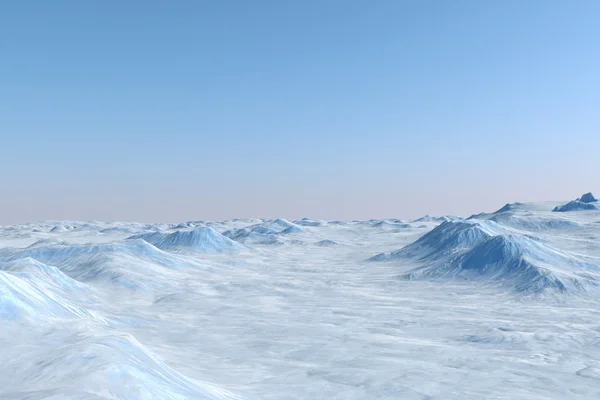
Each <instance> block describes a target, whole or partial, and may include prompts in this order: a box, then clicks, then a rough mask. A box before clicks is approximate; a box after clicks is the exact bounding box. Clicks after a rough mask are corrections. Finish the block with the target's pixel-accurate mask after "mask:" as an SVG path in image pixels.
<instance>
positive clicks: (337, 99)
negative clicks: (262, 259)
mask: <svg viewBox="0 0 600 400" xmlns="http://www.w3.org/2000/svg"><path fill="white" fill-rule="evenodd" d="M599 16H600V2H599V1H596V0H589V1H578V0H574V1H563V0H560V1H553V0H527V1H523V0H502V1H480V0H452V1H450V0H447V1H441V0H439V1H430V0H375V1H374V0H302V1H291V0H290V1H285V0H284V1H281V0H270V1H263V0H254V1H242V0H238V1H228V0H222V1H199V0H193V1H192V0H189V1H183V0H180V1H173V2H168V1H148V0H146V1H133V0H128V1H114V0H103V1H80V0H72V1H62V0H53V1H41V0H40V1H27V0H22V1H10V2H4V3H3V4H2V5H1V6H0V37H1V38H2V39H1V40H0V57H1V58H0V60H1V62H0V134H1V138H2V140H1V142H0V167H1V170H2V178H1V180H0V182H1V183H2V187H1V189H2V195H1V196H0V223H5V224H6V223H16V222H28V221H39V220H47V219H79V220H90V219H95V220H139V221H180V220H193V219H225V218H233V217H276V216H282V217H287V218H294V217H304V216H309V217H314V218H325V219H367V218H385V217H399V218H410V217H417V216H420V215H423V214H455V215H468V214H472V213H476V212H480V211H491V210H494V209H496V208H499V207H500V206H502V205H503V204H504V203H506V202H512V201H537V200H555V199H557V200H563V199H572V198H575V197H577V196H579V195H580V194H582V193H583V192H584V191H589V190H594V189H600V186H599V184H598V182H599V179H598V177H599V174H598V173H599V172H600V168H599V166H598V156H599V154H600V23H598V18H599Z"/></svg>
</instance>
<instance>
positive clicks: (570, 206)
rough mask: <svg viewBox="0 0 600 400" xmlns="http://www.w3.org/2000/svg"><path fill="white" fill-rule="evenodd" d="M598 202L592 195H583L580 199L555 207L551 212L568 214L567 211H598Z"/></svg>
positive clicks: (599, 208)
mask: <svg viewBox="0 0 600 400" xmlns="http://www.w3.org/2000/svg"><path fill="white" fill-rule="evenodd" d="M597 202H598V200H597V199H596V198H595V197H594V195H593V194H592V193H585V194H583V195H582V196H581V197H580V198H578V199H575V200H572V201H570V202H568V203H567V204H563V205H562V206H556V207H555V208H554V209H553V210H552V211H555V212H569V211H583V210H600V206H598V205H597V204H595V203H597Z"/></svg>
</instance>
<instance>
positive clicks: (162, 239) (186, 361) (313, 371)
mask: <svg viewBox="0 0 600 400" xmlns="http://www.w3.org/2000/svg"><path fill="white" fill-rule="evenodd" d="M566 204H570V205H569V206H567V207H562V206H563V205H566ZM590 204H591V205H592V206H590ZM596 204H597V202H594V201H592V198H590V197H589V196H582V197H580V198H579V199H577V200H575V201H574V202H571V203H569V202H561V203H558V202H556V203H551V202H549V203H542V204H527V203H514V204H510V205H507V206H505V207H502V208H501V209H500V210H498V212H491V213H485V214H478V215H475V216H472V217H471V218H468V219H467V218H465V219H461V218H457V217H448V218H434V217H426V218H421V219H419V220H417V221H414V222H411V221H400V220H392V219H390V220H385V221H352V222H338V221H329V222H325V221H319V220H309V219H303V220H298V221H286V220H274V221H263V220H235V221H225V222H188V223H183V224H178V225H165V224H159V225H148V224H134V223H103V222H85V223H84V222H49V223H40V224H28V225H20V226H6V227H2V228H1V229H0V247H1V249H0V349H1V350H0V398H1V399H15V400H16V399H281V400H292V399H536V400H537V399H594V398H600V300H599V294H600V290H599V288H598V285H600V278H599V277H600V267H599V266H598V265H600V211H599V210H598V208H597V207H595V206H596ZM554 209H556V211H552V210H554ZM405 246H406V247H405Z"/></svg>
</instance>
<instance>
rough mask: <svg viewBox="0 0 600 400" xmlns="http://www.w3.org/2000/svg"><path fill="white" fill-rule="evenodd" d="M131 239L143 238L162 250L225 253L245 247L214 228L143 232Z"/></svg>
mask: <svg viewBox="0 0 600 400" xmlns="http://www.w3.org/2000/svg"><path fill="white" fill-rule="evenodd" d="M129 239H143V240H145V241H146V242H148V243H151V244H153V245H154V246H156V247H157V248H159V249H162V250H181V249H183V250H186V249H189V250H194V251H200V252H205V253H223V252H231V251H239V250H241V249H243V246H242V245H240V244H239V243H237V242H235V241H233V240H231V239H229V238H228V237H225V236H223V235H221V234H220V233H219V232H217V231H215V230H214V229H212V228H199V229H194V230H191V231H176V232H172V233H165V232H152V233H142V234H140V235H134V236H130V237H129Z"/></svg>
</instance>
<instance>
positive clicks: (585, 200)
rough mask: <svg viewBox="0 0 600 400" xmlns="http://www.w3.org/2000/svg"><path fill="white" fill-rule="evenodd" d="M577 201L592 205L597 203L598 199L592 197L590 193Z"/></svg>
mask: <svg viewBox="0 0 600 400" xmlns="http://www.w3.org/2000/svg"><path fill="white" fill-rule="evenodd" d="M578 200H579V201H580V202H582V203H594V202H596V201H598V199H597V198H595V197H594V195H593V194H592V192H588V193H585V194H584V195H582V196H581V197H580V198H579V199H578Z"/></svg>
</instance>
